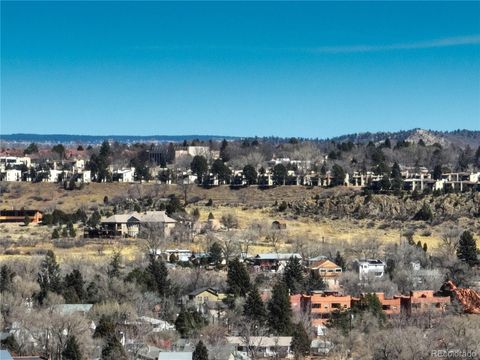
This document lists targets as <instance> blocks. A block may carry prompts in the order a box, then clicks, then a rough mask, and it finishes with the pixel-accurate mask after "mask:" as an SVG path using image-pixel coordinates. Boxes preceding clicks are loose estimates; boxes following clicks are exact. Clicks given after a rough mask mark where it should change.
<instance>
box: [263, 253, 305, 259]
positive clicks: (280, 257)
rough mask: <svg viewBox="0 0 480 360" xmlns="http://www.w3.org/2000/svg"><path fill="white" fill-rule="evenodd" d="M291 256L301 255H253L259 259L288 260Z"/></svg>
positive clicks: (300, 256)
mask: <svg viewBox="0 0 480 360" xmlns="http://www.w3.org/2000/svg"><path fill="white" fill-rule="evenodd" d="M292 257H293V258H297V259H301V258H302V255H300V254H298V253H278V254H277V253H265V254H258V255H257V256H255V258H256V259H260V260H289V259H290V258H292Z"/></svg>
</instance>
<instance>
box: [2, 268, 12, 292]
mask: <svg viewBox="0 0 480 360" xmlns="http://www.w3.org/2000/svg"><path fill="white" fill-rule="evenodd" d="M14 276H15V273H14V272H13V271H12V270H11V269H10V267H9V266H8V265H6V264H3V265H2V267H1V269H0V293H3V292H4V291H9V290H11V288H12V284H13V277H14Z"/></svg>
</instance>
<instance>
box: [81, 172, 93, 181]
mask: <svg viewBox="0 0 480 360" xmlns="http://www.w3.org/2000/svg"><path fill="white" fill-rule="evenodd" d="M80 176H81V181H82V182H83V183H84V184H87V183H89V182H91V181H92V172H91V171H90V170H83V171H82V172H81V173H80Z"/></svg>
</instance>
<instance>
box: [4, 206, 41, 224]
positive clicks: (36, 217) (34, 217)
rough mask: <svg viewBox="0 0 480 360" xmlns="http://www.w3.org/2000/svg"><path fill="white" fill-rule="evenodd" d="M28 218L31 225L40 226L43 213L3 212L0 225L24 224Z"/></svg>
mask: <svg viewBox="0 0 480 360" xmlns="http://www.w3.org/2000/svg"><path fill="white" fill-rule="evenodd" d="M26 216H28V218H29V219H30V223H32V224H38V223H40V222H42V218H43V213H42V212H41V211H38V210H23V209H22V210H1V211H0V223H8V222H22V223H23V222H24V221H25V217H26Z"/></svg>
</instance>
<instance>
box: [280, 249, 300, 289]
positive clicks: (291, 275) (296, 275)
mask: <svg viewBox="0 0 480 360" xmlns="http://www.w3.org/2000/svg"><path fill="white" fill-rule="evenodd" d="M283 281H284V283H285V285H286V286H287V288H288V290H290V293H291V294H298V293H301V292H302V291H304V290H305V278H304V276H303V267H302V264H300V259H298V258H296V257H293V256H292V257H291V258H290V259H289V260H288V263H287V265H286V266H285V270H284V271H283Z"/></svg>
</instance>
